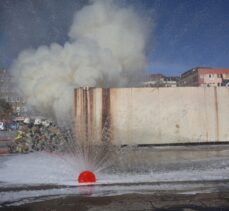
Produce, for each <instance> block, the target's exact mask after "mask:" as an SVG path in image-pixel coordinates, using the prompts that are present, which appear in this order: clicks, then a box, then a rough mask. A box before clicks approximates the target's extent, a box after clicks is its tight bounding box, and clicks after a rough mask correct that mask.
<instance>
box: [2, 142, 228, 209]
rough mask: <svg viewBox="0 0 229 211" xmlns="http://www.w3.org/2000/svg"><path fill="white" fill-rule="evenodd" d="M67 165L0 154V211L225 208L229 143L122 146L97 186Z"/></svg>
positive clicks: (46, 157)
mask: <svg viewBox="0 0 229 211" xmlns="http://www.w3.org/2000/svg"><path fill="white" fill-rule="evenodd" d="M63 158H64V159H63ZM63 161H64V162H63ZM69 161H71V159H70V160H68V159H67V157H63V156H59V155H50V154H47V153H43V152H39V153H30V154H25V155H20V154H18V155H8V156H2V157H1V156H0V210H47V211H48V210H70V211H71V210H80V211H81V210H89V211H94V210H108V211H112V210H129V211H134V210H135V211H136V210H178V211H179V210H182V211H192V210H206V211H208V210H209V211H211V210H223V211H224V210H229V145H215V146H182V147H171V146H169V147H145V148H123V149H121V150H120V151H119V152H118V153H116V154H115V157H112V165H111V166H110V167H108V168H105V169H104V170H103V171H98V172H97V179H98V181H97V184H96V185H95V186H85V187H80V186H78V185H77V183H76V175H78V173H79V171H78V170H79V169H77V168H75V167H73V166H72V165H69V164H71V162H69ZM78 165H79V163H76V166H78Z"/></svg>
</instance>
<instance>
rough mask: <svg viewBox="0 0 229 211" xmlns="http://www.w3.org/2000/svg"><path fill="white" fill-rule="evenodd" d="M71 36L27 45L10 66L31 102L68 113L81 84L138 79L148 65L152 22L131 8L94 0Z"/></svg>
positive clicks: (77, 20)
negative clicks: (31, 46) (33, 46)
mask: <svg viewBox="0 0 229 211" xmlns="http://www.w3.org/2000/svg"><path fill="white" fill-rule="evenodd" d="M69 38H70V39H69V41H68V42H66V43H65V44H64V46H61V45H59V44H57V43H53V44H51V45H50V46H40V47H39V48H38V49H36V50H34V49H30V50H25V51H23V52H22V53H20V55H19V57H18V58H17V60H16V61H15V62H14V64H13V66H12V68H11V71H12V74H13V76H14V77H15V79H16V80H17V81H16V83H17V85H18V87H19V89H20V90H21V92H22V94H23V95H24V96H25V98H26V101H27V102H28V104H29V105H30V106H32V107H34V108H36V109H37V110H38V111H40V112H42V113H49V114H52V115H53V117H54V118H56V119H57V120H58V121H61V120H63V119H66V118H69V116H71V110H72V107H73V90H74V88H76V87H81V86H92V87H124V86H130V85H133V84H132V83H133V82H135V79H136V78H138V76H139V74H141V73H142V71H143V70H144V67H145V56H144V51H145V46H146V41H147V38H148V27H147V25H146V23H145V22H144V20H143V19H142V18H141V17H140V16H138V15H137V14H136V13H135V12H134V10H133V9H132V8H129V7H128V8H127V7H125V8H121V7H119V6H118V5H116V4H115V3H114V2H113V1H106V0H104V1H103V0H101V1H92V2H91V4H90V5H87V6H85V7H84V8H82V9H81V10H80V11H78V12H77V13H76V14H75V17H74V20H73V24H72V26H71V28H70V31H69Z"/></svg>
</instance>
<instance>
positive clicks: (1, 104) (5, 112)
mask: <svg viewBox="0 0 229 211" xmlns="http://www.w3.org/2000/svg"><path fill="white" fill-rule="evenodd" d="M12 114H13V108H12V106H11V105H10V104H9V103H8V102H6V101H5V100H4V99H0V120H1V119H9V118H10V117H11V116H12Z"/></svg>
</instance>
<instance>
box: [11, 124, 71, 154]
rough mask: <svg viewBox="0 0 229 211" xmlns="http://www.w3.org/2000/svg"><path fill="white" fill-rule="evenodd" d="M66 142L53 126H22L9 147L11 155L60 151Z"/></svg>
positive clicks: (61, 133) (60, 132)
mask: <svg viewBox="0 0 229 211" xmlns="http://www.w3.org/2000/svg"><path fill="white" fill-rule="evenodd" d="M66 143H67V140H66V138H65V136H64V134H63V132H62V131H61V130H60V128H58V127H57V126H55V125H49V126H47V125H46V126H44V125H36V124H23V125H22V126H21V127H20V128H19V130H18V131H17V133H16V137H15V141H14V143H13V144H11V145H10V146H9V150H10V152H11V153H28V152H33V151H49V152H53V151H62V150H63V149H64V148H65V146H66Z"/></svg>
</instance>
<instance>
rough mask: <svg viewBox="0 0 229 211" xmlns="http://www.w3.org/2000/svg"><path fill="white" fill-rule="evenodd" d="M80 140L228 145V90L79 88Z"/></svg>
mask: <svg viewBox="0 0 229 211" xmlns="http://www.w3.org/2000/svg"><path fill="white" fill-rule="evenodd" d="M75 120H76V130H77V131H78V132H77V135H78V137H79V139H81V140H82V141H85V140H86V141H92V142H95V143H101V142H106V141H110V142H112V143H113V144H117V145H125V144H127V145H136V144H138V145H139V144H143V145H144V144H183V143H209V142H210V143H212V142H214V143H215V142H217V143H220V142H229V89H228V88H226V87H218V88H216V87H205V88H204V87H174V88H110V89H101V88H79V89H76V90H75Z"/></svg>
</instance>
